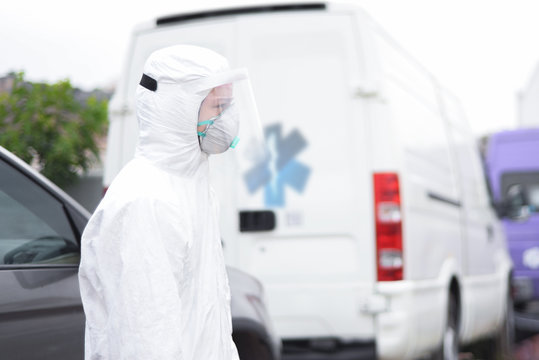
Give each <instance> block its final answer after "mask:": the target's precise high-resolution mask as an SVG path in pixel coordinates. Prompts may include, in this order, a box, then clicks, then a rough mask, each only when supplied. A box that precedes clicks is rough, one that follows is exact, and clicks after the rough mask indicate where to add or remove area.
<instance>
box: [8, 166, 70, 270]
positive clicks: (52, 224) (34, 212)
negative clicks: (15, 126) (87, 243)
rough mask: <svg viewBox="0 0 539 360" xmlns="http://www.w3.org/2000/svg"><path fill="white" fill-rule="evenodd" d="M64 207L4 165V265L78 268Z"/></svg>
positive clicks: (11, 168) (14, 170) (26, 178)
mask: <svg viewBox="0 0 539 360" xmlns="http://www.w3.org/2000/svg"><path fill="white" fill-rule="evenodd" d="M79 254H80V252H79V247H78V245H77V241H76V237H75V235H74V233H73V230H72V228H71V226H70V223H69V219H68V217H67V215H66V212H65V211H64V208H63V204H62V203H61V202H60V201H58V200H57V199H56V198H54V197H53V196H52V195H51V194H49V193H48V192H47V191H45V190H44V189H43V188H41V187H40V186H39V185H37V183H35V182H34V181H32V180H31V179H29V178H28V177H27V176H25V175H24V174H22V173H21V172H19V171H18V170H17V169H15V168H14V167H12V166H10V165H8V164H7V163H5V162H2V161H0V265H21V264H33V265H43V264H78V263H79V260H80V255H79Z"/></svg>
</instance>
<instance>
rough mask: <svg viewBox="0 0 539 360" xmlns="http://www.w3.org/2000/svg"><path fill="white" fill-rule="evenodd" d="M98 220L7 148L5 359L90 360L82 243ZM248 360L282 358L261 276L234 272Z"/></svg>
mask: <svg viewBox="0 0 539 360" xmlns="http://www.w3.org/2000/svg"><path fill="white" fill-rule="evenodd" d="M89 218H90V214H89V213H88V211H86V210H85V209H84V208H82V207H81V206H80V205H79V204H78V203H77V202H75V201H74V200H73V199H71V198H70V197H69V196H68V195H67V194H65V193H64V192H63V191H62V190H61V189H59V188H58V187H57V186H55V185H54V184H53V183H51V182H50V181H48V180H47V179H46V178H45V177H43V176H41V175H40V174H39V173H38V172H36V171H35V170H34V169H32V168H31V167H30V166H28V165H27V164H26V163H24V162H23V161H21V160H20V159H19V158H17V157H16V156H14V155H13V154H11V153H10V152H8V151H7V150H6V149H4V148H2V147H0V289H1V291H0V359H5V360H10V359H14V360H30V359H36V360H37V359H39V360H48V359H55V360H58V359H69V360H71V359H83V358H84V321H85V319H84V312H83V309H82V303H81V299H80V293H79V284H78V277H77V272H78V266H79V260H80V246H79V245H80V238H81V234H82V231H83V229H84V227H85V226H86V223H87V222H88V220H89ZM227 270H228V275H229V282H230V287H231V293H232V300H231V311H232V323H233V331H234V333H233V338H234V341H235V342H236V346H237V348H238V352H239V354H240V358H241V359H246V360H274V359H279V358H280V349H281V344H280V340H279V339H278V338H276V336H275V334H274V332H273V329H272V327H271V322H270V321H269V317H268V315H267V311H266V307H265V303H264V298H263V289H262V286H261V284H260V282H258V281H257V280H256V279H255V278H253V277H252V276H250V275H248V274H246V273H243V272H241V271H239V270H236V269H232V268H227Z"/></svg>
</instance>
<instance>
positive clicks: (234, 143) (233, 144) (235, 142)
mask: <svg viewBox="0 0 539 360" xmlns="http://www.w3.org/2000/svg"><path fill="white" fill-rule="evenodd" d="M239 142H240V138H239V137H237V136H236V137H235V138H234V140H232V144H230V147H231V148H232V149H234V148H235V147H236V145H238V143H239Z"/></svg>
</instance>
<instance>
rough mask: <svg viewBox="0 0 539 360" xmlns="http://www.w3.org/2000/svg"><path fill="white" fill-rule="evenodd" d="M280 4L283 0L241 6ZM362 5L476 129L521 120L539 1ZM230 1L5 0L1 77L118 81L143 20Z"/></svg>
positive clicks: (418, 0) (538, 53)
mask: <svg viewBox="0 0 539 360" xmlns="http://www.w3.org/2000/svg"><path fill="white" fill-rule="evenodd" d="M300 1H303V0H300ZM352 1H354V0H352ZM277 2H283V1H282V0H275V1H271V0H268V1H264V2H263V1H261V0H251V1H242V0H239V1H236V0H235V2H234V4H240V5H245V4H253V5H256V4H262V3H277ZM292 2H297V1H292ZM355 2H356V3H358V4H359V5H360V6H361V7H362V8H363V9H364V10H365V11H366V12H367V13H369V14H370V15H371V17H373V18H374V19H375V20H376V21H377V22H378V23H379V24H380V25H381V26H382V27H383V28H384V29H385V30H386V31H387V32H388V33H389V34H390V35H391V36H392V37H393V38H394V39H395V40H396V41H397V42H398V43H399V44H400V45H401V46H402V47H403V48H405V49H406V50H407V51H408V52H409V53H410V54H412V55H413V56H414V57H415V58H416V59H418V61H419V62H420V63H421V64H422V65H423V66H424V67H425V68H427V69H428V70H429V71H430V72H431V73H432V74H433V75H434V76H435V77H436V78H437V79H438V80H439V82H440V83H442V84H443V85H444V86H445V87H447V88H448V89H450V90H451V91H452V92H453V93H454V94H456V95H457V97H459V99H460V100H461V101H462V103H463V106H464V108H465V110H466V113H467V116H468V119H469V123H470V125H471V128H472V130H473V132H474V133H475V134H476V135H477V136H480V135H484V134H487V133H491V132H493V131H498V130H503V129H511V128H514V127H515V126H516V123H517V116H518V107H517V96H518V93H519V92H521V91H523V90H525V88H526V86H527V84H528V82H529V79H530V78H531V75H532V74H533V72H534V71H535V69H536V66H537V64H538V63H539V1H537V0H490V1H488V0H355ZM228 4H230V2H229V1H227V0H221V1H215V0H196V1H195V0H175V1H171V0H152V1H147V0H146V1H142V0H132V1H125V0H117V1H110V0H93V1H84V2H83V1H79V0H70V1H68V0H48V1H40V0H17V1H13V0H4V2H3V5H2V10H1V11H0V49H1V50H0V53H1V55H0V76H2V75H5V74H7V73H8V72H10V71H24V72H25V74H26V78H27V79H28V80H30V81H46V82H56V81H59V80H63V79H69V80H70V81H71V83H72V84H73V85H74V86H76V87H80V88H82V89H85V90H92V89H94V88H110V87H112V86H113V85H114V84H115V82H116V81H117V80H118V79H119V77H120V73H121V71H122V65H123V64H124V62H125V56H126V51H127V47H128V44H129V37H130V34H131V31H132V29H133V27H134V26H136V24H138V23H141V22H145V21H151V20H152V19H154V18H155V17H157V16H161V15H170V14H177V13H181V12H184V11H193V10H198V9H203V8H204V7H206V6H226V5H228Z"/></svg>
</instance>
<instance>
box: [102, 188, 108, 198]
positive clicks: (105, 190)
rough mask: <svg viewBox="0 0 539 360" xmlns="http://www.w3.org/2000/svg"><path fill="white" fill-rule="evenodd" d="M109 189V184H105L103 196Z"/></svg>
mask: <svg viewBox="0 0 539 360" xmlns="http://www.w3.org/2000/svg"><path fill="white" fill-rule="evenodd" d="M108 189H109V187H108V186H105V187H104V188H103V194H102V195H101V196H105V194H106V193H107V190H108Z"/></svg>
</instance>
